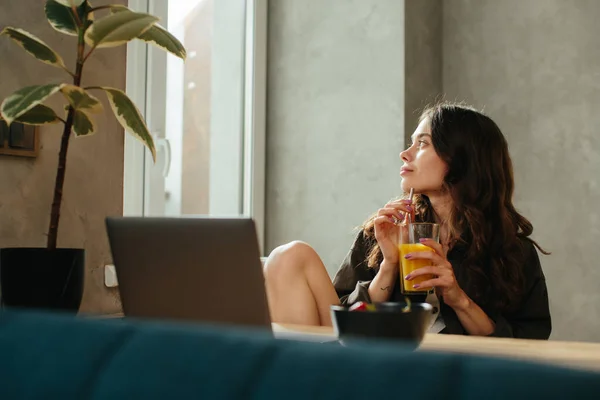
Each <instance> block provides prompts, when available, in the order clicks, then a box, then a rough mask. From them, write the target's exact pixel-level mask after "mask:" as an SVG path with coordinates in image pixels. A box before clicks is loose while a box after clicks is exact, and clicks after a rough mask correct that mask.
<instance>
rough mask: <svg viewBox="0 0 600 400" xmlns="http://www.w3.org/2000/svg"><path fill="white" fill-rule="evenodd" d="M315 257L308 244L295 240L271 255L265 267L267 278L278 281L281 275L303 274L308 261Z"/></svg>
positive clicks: (276, 249)
mask: <svg viewBox="0 0 600 400" xmlns="http://www.w3.org/2000/svg"><path fill="white" fill-rule="evenodd" d="M315 255H316V252H315V250H314V249H313V248H312V247H311V246H310V245H309V244H308V243H306V242H302V241H300V240H295V241H293V242H290V243H286V244H283V245H281V246H279V247H277V248H275V249H274V250H273V251H272V252H271V254H269V257H268V258H267V260H266V262H265V266H264V272H265V276H266V277H267V278H275V279H276V278H277V277H279V276H281V275H284V276H290V275H294V274H298V273H301V272H302V268H304V267H305V266H306V264H307V260H309V259H310V258H311V257H314V256H315Z"/></svg>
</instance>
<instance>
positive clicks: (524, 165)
mask: <svg viewBox="0 0 600 400" xmlns="http://www.w3.org/2000/svg"><path fill="white" fill-rule="evenodd" d="M598 17H600V2H598V1H595V0H528V1H521V0H503V1H497V0H444V20H443V38H444V44H443V46H444V53H443V66H444V68H443V84H444V90H445V91H446V92H447V95H448V97H449V98H455V97H456V98H458V99H464V100H467V101H468V102H472V103H474V104H476V105H477V106H479V107H485V109H486V111H487V112H488V113H489V114H490V115H491V116H492V117H493V118H494V119H495V120H496V121H497V122H498V124H499V125H500V128H501V129H502V130H503V131H504V133H505V134H506V136H507V138H508V141H509V145H510V150H511V153H512V156H513V161H514V165H515V178H516V205H517V207H518V208H519V210H520V211H522V212H523V214H525V216H527V217H529V218H530V219H531V221H532V222H533V224H534V229H535V230H534V237H535V239H537V240H538V241H539V242H540V244H542V245H543V246H544V247H545V248H546V249H548V250H550V251H552V253H553V254H552V255H551V256H546V257H543V258H542V265H543V268H544V270H545V273H546V277H547V280H548V287H549V293H550V301H551V311H552V315H553V319H554V332H553V335H552V337H553V338H555V339H566V340H572V339H577V340H587V341H600V291H599V290H598V282H600V267H599V264H598V260H599V259H600V247H599V246H598V243H599V242H600V221H599V214H600V208H599V204H600V185H599V184H598V171H600V136H599V135H598V128H597V127H598V126H599V125H600V113H599V112H598V107H600V91H599V90H598V89H599V87H600V45H599V44H598V39H597V38H598V35H599V34H600V25H598Z"/></svg>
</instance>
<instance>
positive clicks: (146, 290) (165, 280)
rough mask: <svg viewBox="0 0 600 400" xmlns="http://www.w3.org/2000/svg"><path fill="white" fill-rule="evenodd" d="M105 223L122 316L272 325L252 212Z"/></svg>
mask: <svg viewBox="0 0 600 400" xmlns="http://www.w3.org/2000/svg"><path fill="white" fill-rule="evenodd" d="M106 229H107V233H108V238H109V242H110V248H111V252H112V256H113V263H114V265H115V270H116V273H117V280H118V282H119V288H120V294H121V302H122V305H123V312H124V314H125V316H132V317H139V318H158V319H170V320H178V321H191V322H200V321H202V322H210V323H216V324H226V325H237V326H247V327H254V328H264V329H267V330H269V331H272V328H271V319H270V314H269V307H268V303H267V296H266V290H265V284H264V275H263V271H262V263H261V260H260V252H259V249H258V238H257V235H256V228H255V224H254V221H253V220H252V219H250V218H213V217H208V216H207V217H202V216H201V217H192V218H189V217H187V218H184V217H181V218H177V217H176V218H159V217H108V218H106ZM275 337H279V338H288V339H299V340H316V341H330V340H332V339H331V338H330V337H325V336H322V335H315V334H303V333H296V332H278V333H276V334H275Z"/></svg>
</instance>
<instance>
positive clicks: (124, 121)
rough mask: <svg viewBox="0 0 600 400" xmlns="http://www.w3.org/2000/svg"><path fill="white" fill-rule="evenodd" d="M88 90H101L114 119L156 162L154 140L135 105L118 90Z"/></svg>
mask: <svg viewBox="0 0 600 400" xmlns="http://www.w3.org/2000/svg"><path fill="white" fill-rule="evenodd" d="M90 89H102V90H104V92H105V93H106V96H107V97H108V101H109V102H110V106H111V107H112V110H113V113H114V114H115V117H116V118H117V120H118V121H119V123H120V124H121V126H122V127H123V128H125V130H126V131H128V132H129V133H131V134H133V136H135V137H136V138H137V139H139V140H141V141H142V143H144V144H145V145H146V147H148V150H150V153H152V159H153V160H154V162H156V149H155V147H154V140H153V139H152V136H151V135H150V132H149V131H148V127H147V126H146V122H145V121H144V118H143V117H142V114H141V113H140V111H139V110H138V109H137V107H136V106H135V104H133V102H132V101H131V99H129V97H127V95H126V94H125V92H123V91H122V90H119V89H114V88H109V87H93V88H90Z"/></svg>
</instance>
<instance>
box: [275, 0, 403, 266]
mask: <svg viewBox="0 0 600 400" xmlns="http://www.w3.org/2000/svg"><path fill="white" fill-rule="evenodd" d="M403 21H404V1H403V0H329V1H322V0H304V1H298V0H277V1H271V2H269V43H268V56H269V61H268V105H267V109H268V114H267V161H266V162H267V194H266V199H267V200H266V250H267V251H270V250H271V249H273V248H274V247H275V246H277V245H279V244H282V243H284V242H287V241H290V240H294V239H301V240H305V241H307V242H309V243H311V244H312V245H313V246H314V247H315V248H316V249H317V251H318V252H319V253H320V255H321V256H322V258H323V260H324V261H325V264H326V266H327V267H328V269H329V271H330V273H333V272H334V271H335V270H336V269H337V267H338V266H339V263H340V262H341V261H342V259H343V257H344V255H345V254H346V252H347V251H348V250H349V248H350V245H351V244H352V239H353V236H354V235H355V232H354V231H353V229H354V228H355V227H357V226H358V225H360V224H361V223H362V222H363V221H364V220H365V219H366V218H367V217H368V216H369V215H370V214H371V213H372V212H374V211H376V210H377V209H378V208H379V207H381V206H382V205H383V204H384V203H385V202H386V201H388V200H389V199H390V198H391V197H393V196H396V195H398V194H399V191H400V178H399V175H398V172H399V169H400V161H399V157H398V154H399V152H400V151H401V148H402V147H403V132H404V111H403V110H404V46H403V42H404V23H403Z"/></svg>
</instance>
